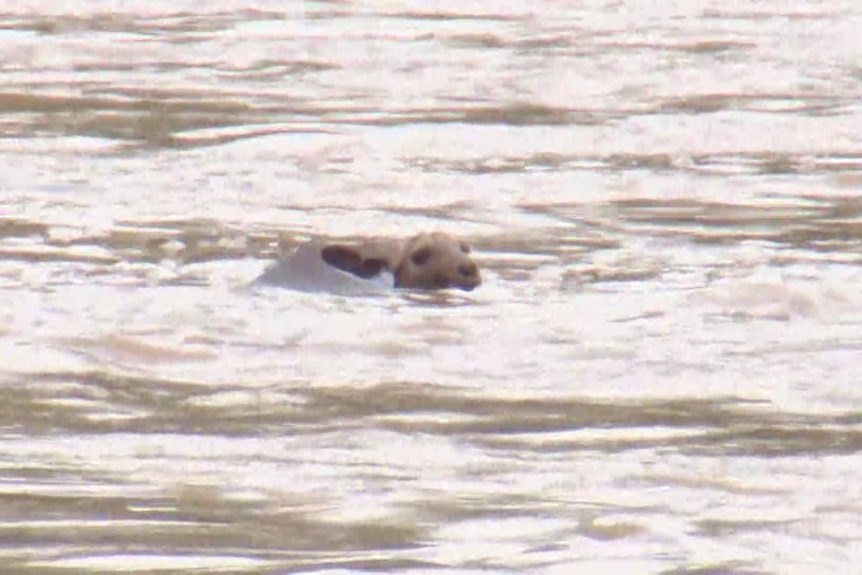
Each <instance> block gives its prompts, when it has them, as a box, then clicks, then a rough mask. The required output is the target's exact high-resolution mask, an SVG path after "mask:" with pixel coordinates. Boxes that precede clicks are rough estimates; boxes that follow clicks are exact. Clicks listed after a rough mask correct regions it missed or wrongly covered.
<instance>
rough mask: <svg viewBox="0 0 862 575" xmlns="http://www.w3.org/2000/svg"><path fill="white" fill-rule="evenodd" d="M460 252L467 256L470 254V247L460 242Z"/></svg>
mask: <svg viewBox="0 0 862 575" xmlns="http://www.w3.org/2000/svg"><path fill="white" fill-rule="evenodd" d="M461 251H462V252H464V253H465V254H469V253H470V246H469V245H467V244H465V243H464V242H461Z"/></svg>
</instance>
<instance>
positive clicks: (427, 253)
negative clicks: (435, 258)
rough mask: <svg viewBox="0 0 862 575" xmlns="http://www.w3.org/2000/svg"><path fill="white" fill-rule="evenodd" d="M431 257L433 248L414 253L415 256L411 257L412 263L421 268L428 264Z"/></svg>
mask: <svg viewBox="0 0 862 575" xmlns="http://www.w3.org/2000/svg"><path fill="white" fill-rule="evenodd" d="M430 257H431V248H429V247H427V246H426V247H424V248H421V249H418V250H416V251H415V252H413V255H411V256H410V261H412V262H413V265H417V266H421V265H423V264H424V263H425V262H427V261H428V258H430Z"/></svg>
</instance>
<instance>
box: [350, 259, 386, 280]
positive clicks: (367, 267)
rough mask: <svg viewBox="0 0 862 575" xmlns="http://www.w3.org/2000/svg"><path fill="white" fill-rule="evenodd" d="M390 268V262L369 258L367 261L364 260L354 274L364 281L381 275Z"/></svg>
mask: <svg viewBox="0 0 862 575" xmlns="http://www.w3.org/2000/svg"><path fill="white" fill-rule="evenodd" d="M388 267H389V262H387V261H386V260H383V259H380V258H368V259H367V260H362V263H361V264H360V265H359V267H358V268H357V269H356V271H354V272H353V273H354V274H356V275H358V276H359V277H361V278H362V279H366V280H367V279H371V278H373V277H374V276H376V275H379V274H380V272H382V271H383V270H385V269H387V268H388Z"/></svg>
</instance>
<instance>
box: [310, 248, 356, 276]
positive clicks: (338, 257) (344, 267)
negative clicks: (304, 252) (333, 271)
mask: <svg viewBox="0 0 862 575" xmlns="http://www.w3.org/2000/svg"><path fill="white" fill-rule="evenodd" d="M320 257H322V258H323V261H325V262H326V263H328V264H329V265H331V266H332V267H336V268H338V269H340V270H341V271H345V272H348V273H356V271H355V270H357V269H358V268H359V267H360V266H361V265H362V256H360V255H359V252H358V251H356V250H355V249H354V248H351V247H349V246H340V245H334V246H326V247H324V248H323V249H322V250H320Z"/></svg>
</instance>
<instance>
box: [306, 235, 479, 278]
mask: <svg viewBox="0 0 862 575" xmlns="http://www.w3.org/2000/svg"><path fill="white" fill-rule="evenodd" d="M320 255H321V257H322V258H323V260H324V261H325V262H326V263H328V264H329V265H331V266H334V267H336V268H338V269H340V270H343V271H346V272H349V273H351V274H353V275H355V276H358V277H361V278H371V277H374V276H376V275H378V274H379V273H380V272H382V271H383V270H388V271H390V272H391V273H392V275H393V276H394V278H395V287H404V288H417V289H442V288H459V289H463V290H472V289H473V288H475V287H476V286H478V285H479V284H480V283H482V277H481V274H480V273H479V267H478V266H477V265H476V262H474V261H473V258H471V257H470V247H469V246H468V245H467V244H465V243H464V242H461V241H459V240H457V239H455V238H453V237H452V236H450V235H448V234H445V233H443V232H431V233H421V234H419V235H416V236H413V237H412V238H409V239H406V240H389V241H376V242H366V243H364V244H358V245H352V246H351V245H342V244H333V245H327V246H325V247H324V248H323V249H322V250H321V253H320Z"/></svg>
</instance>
